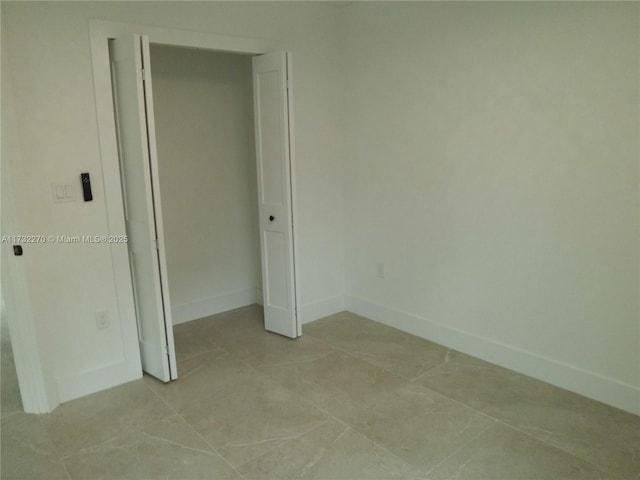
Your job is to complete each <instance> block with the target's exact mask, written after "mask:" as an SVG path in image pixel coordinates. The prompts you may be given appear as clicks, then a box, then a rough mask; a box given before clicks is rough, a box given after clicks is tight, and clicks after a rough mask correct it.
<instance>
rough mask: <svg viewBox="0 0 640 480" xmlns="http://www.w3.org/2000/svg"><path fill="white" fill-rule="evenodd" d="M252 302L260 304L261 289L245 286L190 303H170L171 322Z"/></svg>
mask: <svg viewBox="0 0 640 480" xmlns="http://www.w3.org/2000/svg"><path fill="white" fill-rule="evenodd" d="M254 303H258V304H262V290H260V289H258V288H247V289H244V290H238V291H237V292H232V293H227V294H224V295H217V296H215V297H210V298H205V299H204V300H199V301H197V302H192V303H184V304H182V305H172V307H171V316H172V317H173V324H174V325H178V324H180V323H184V322H190V321H191V320H197V319H198V318H204V317H208V316H209V315H215V314H216V313H222V312H226V311H228V310H233V309H234V308H240V307H246V306H247V305H252V304H254Z"/></svg>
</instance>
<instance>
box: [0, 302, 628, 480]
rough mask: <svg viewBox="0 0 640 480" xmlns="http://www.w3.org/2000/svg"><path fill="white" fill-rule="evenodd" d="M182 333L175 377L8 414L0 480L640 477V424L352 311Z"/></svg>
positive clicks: (244, 316)
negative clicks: (300, 322)
mask: <svg viewBox="0 0 640 480" xmlns="http://www.w3.org/2000/svg"><path fill="white" fill-rule="evenodd" d="M174 332H175V339H176V349H177V352H178V368H179V375H180V377H179V380H178V381H176V382H173V383H171V384H167V385H165V384H162V383H160V382H158V381H156V380H154V379H153V378H150V377H145V378H144V379H142V380H139V381H136V382H132V383H129V384H126V385H122V386H120V387H116V388H113V389H110V390H107V391H104V392H100V393H97V394H94V395H91V396H88V397H85V398H81V399H78V400H74V401H72V402H68V403H66V404H63V405H61V406H60V407H58V408H57V409H56V410H55V411H54V412H53V413H51V414H48V415H42V416H34V415H27V414H24V413H20V412H18V411H17V410H16V409H15V404H14V405H13V407H10V411H6V412H5V408H4V407H5V406H4V405H3V410H2V412H3V413H2V452H1V453H2V457H1V467H2V470H1V472H2V473H1V477H2V479H20V480H22V479H30V478H33V479H56V478H61V479H92V480H93V479H103V478H104V479H129V478H131V479H136V480H139V479H159V478H163V479H238V478H245V479H270V480H275V479H302V478H304V479H367V480H368V479H434V480H436V479H478V480H479V479H486V480H497V479H504V480H517V479H553V480H561V479H567V480H568V479H576V480H578V479H580V480H581V479H629V480H639V479H640V417H637V416H634V415H631V414H628V413H624V412H622V411H620V410H616V409H614V408H611V407H608V406H606V405H603V404H600V403H597V402H594V401H592V400H589V399H586V398H584V397H580V396H578V395H575V394H572V393H570V392H567V391H565V390H561V389H558V388H555V387H552V386H550V385H548V384H545V383H542V382H539V381H537V380H533V379H531V378H529V377H526V376H523V375H520V374H517V373H514V372H512V371H509V370H506V369H503V368H500V367H497V366H495V365H491V364H488V363H486V362H482V361H480V360H477V359H475V358H472V357H469V356H467V355H464V354H461V353H458V352H454V351H451V350H448V349H446V348H444V347H442V346H439V345H436V344H434V343H431V342H428V341H425V340H421V339H419V338H416V337H413V336H411V335H408V334H405V333H402V332H399V331H397V330H394V329H392V328H389V327H386V326H383V325H380V324H377V323H375V322H372V321H370V320H367V319H365V318H362V317H358V316H356V315H353V314H351V313H340V314H337V315H333V316H331V317H327V318H325V319H322V320H318V321H316V322H313V323H311V324H308V325H306V326H305V328H304V336H303V337H302V338H300V339H298V340H295V341H294V340H289V339H285V338H283V337H280V336H277V335H274V334H270V333H267V332H265V331H264V329H263V327H262V311H261V309H260V308H259V307H257V306H251V307H246V308H243V309H239V310H234V311H231V312H227V313H224V314H220V315H216V316H213V317H209V318H206V319H202V320H197V321H194V322H189V323H187V324H182V325H179V326H177V327H175V329H174ZM3 361H4V357H3ZM3 382H4V379H3ZM2 399H3V402H4V400H5V397H4V395H3V398H2ZM10 405H11V403H10ZM10 405H9V406H10Z"/></svg>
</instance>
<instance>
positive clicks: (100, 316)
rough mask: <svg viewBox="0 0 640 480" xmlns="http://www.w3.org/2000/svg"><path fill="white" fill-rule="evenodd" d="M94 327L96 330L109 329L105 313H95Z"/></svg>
mask: <svg viewBox="0 0 640 480" xmlns="http://www.w3.org/2000/svg"><path fill="white" fill-rule="evenodd" d="M96 327H97V328H98V330H104V329H106V328H109V316H108V315H107V312H96Z"/></svg>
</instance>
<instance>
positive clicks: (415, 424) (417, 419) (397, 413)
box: [345, 384, 495, 471]
mask: <svg viewBox="0 0 640 480" xmlns="http://www.w3.org/2000/svg"><path fill="white" fill-rule="evenodd" d="M345 421H346V422H347V423H348V424H350V425H352V426H353V427H354V428H355V429H356V430H358V431H359V432H361V433H362V434H364V435H365V436H367V437H368V438H370V439H372V440H373V441H375V442H376V443H378V444H380V445H382V446H383V447H385V448H387V449H388V450H390V451H391V452H393V453H395V454H396V455H398V456H399V457H400V458H402V459H404V460H405V461H407V462H408V463H410V464H411V465H413V466H414V467H416V468H419V469H421V470H423V471H426V470H428V469H430V468H432V467H433V466H434V465H436V464H438V463H439V462H441V461H442V460H444V459H445V458H446V457H447V456H449V455H450V454H451V452H453V451H455V449H456V448H458V447H459V446H460V445H463V444H464V443H466V442H468V441H470V440H471V439H473V438H475V437H476V436H478V435H479V434H480V433H481V432H483V431H484V430H485V429H487V428H488V427H490V426H491V425H493V424H494V423H495V421H494V420H492V419H490V418H488V417H486V416H484V415H482V414H479V413H477V412H475V411H473V410H471V409H469V408H466V407H464V406H462V405H460V404H458V403H455V402H453V401H451V400H449V399H448V398H445V397H443V396H442V395H440V394H438V393H437V392H434V391H432V390H429V389H427V388H424V387H421V386H420V385H412V384H407V385H403V386H402V387H400V388H398V389H395V390H394V391H389V392H387V393H385V394H383V395H378V396H375V397H371V398H369V399H367V401H365V402H364V403H363V405H362V407H361V409H360V411H358V412H357V413H355V414H353V415H347V416H345Z"/></svg>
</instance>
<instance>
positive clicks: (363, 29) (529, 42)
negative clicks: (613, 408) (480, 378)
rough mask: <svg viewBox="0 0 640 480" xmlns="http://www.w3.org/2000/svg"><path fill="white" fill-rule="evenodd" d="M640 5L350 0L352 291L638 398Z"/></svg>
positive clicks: (380, 313) (612, 394) (491, 350)
mask: <svg viewBox="0 0 640 480" xmlns="http://www.w3.org/2000/svg"><path fill="white" fill-rule="evenodd" d="M638 8H639V7H638V4H637V3H616V4H611V3H606V4H603V3H545V2H540V3H539V2H533V3H525V2H513V3H502V2H499V3H482V2H478V3H455V2H451V3H449V2H444V3H420V2H415V3H414V2H408V3H394V2H388V3H385V2H380V3H377V2H374V3H356V4H355V5H353V6H352V7H349V9H347V12H346V17H345V19H344V22H345V28H346V29H347V30H348V32H349V35H348V36H347V42H346V47H347V52H346V57H345V58H346V62H345V65H344V76H343V78H344V83H345V95H344V103H345V106H344V109H343V112H344V114H345V117H346V122H347V124H346V132H347V138H346V158H347V170H348V175H347V185H348V188H347V189H346V201H345V205H346V225H347V231H346V238H347V250H346V265H347V274H346V275H347V306H348V308H349V309H350V310H354V311H356V312H358V313H362V314H365V315H369V316H370V317H372V318H375V319H378V320H381V321H384V322H386V323H389V324H392V325H395V326H398V327H401V328H403V329H405V330H409V331H412V332H414V333H417V334H419V335H423V336H426V337H430V338H433V339H435V340H436V341H440V342H443V343H445V344H448V345H451V346H453V347H455V348H459V349H461V350H463V351H467V352H469V353H472V354H475V355H478V356H481V357H483V358H486V359H489V360H492V361H495V362H497V363H501V364H503V365H506V366H508V367H510V368H514V369H516V370H520V371H523V372H525V373H528V374H530V375H533V376H534V377H538V378H542V379H545V380H548V381H551V382H553V383H556V384H559V385H561V386H564V387H565V388H569V389H573V390H576V391H578V392H581V393H583V394H586V395H588V396H591V397H595V398H599V399H601V400H603V401H606V402H608V403H612V404H614V405H617V406H619V407H622V408H626V409H628V410H632V411H636V413H638V412H640V388H639V387H640V343H639V340H640V332H639V322H640V312H639V303H638V300H639V278H638V276H639V271H638V268H639V265H640V258H639V253H640V238H639V213H640V212H639V198H640V197H639V189H638V180H639V177H638V161H639V154H640V152H639V146H638V132H639V112H638V102H639V96H638V85H639V80H640V79H639V65H638V61H639V60H638V59H639V50H638V48H639V47H638V46H639V32H640V28H639V24H638V18H639V15H638ZM378 262H379V263H383V264H384V275H385V278H384V279H380V278H378V277H377V273H376V264H377V263H378Z"/></svg>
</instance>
